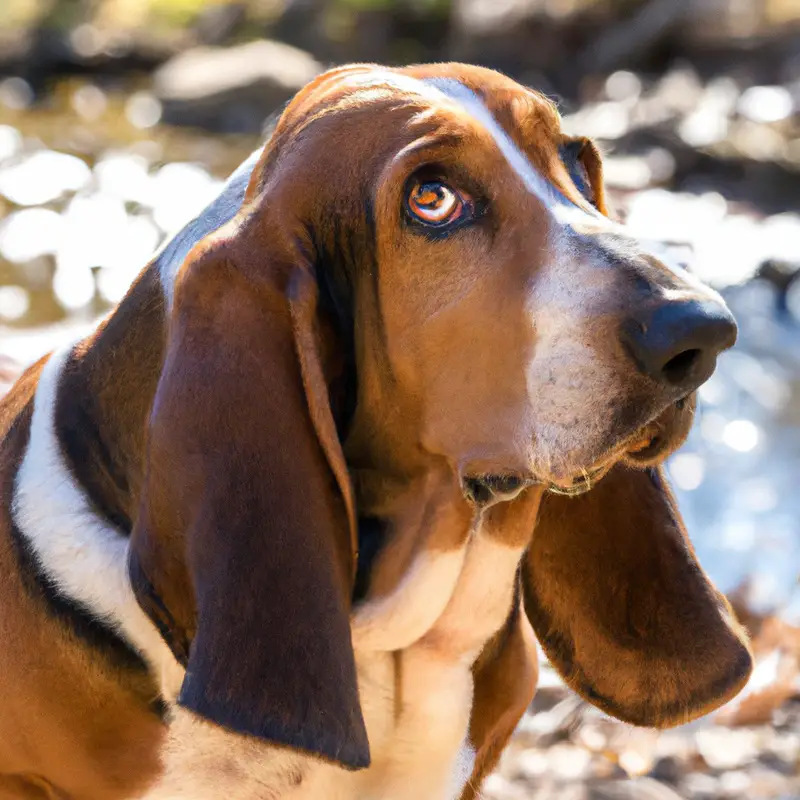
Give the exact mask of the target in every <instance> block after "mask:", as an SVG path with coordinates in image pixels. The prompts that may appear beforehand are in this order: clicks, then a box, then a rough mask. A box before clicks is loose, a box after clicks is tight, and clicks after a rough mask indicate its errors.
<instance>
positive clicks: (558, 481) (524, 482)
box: [462, 395, 695, 508]
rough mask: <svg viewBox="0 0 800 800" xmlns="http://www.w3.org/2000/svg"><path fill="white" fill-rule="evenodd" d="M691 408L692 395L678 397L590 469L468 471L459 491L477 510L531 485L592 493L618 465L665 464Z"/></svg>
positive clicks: (689, 420)
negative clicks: (561, 472) (555, 473)
mask: <svg viewBox="0 0 800 800" xmlns="http://www.w3.org/2000/svg"><path fill="white" fill-rule="evenodd" d="M694 406H695V398H694V395H687V396H686V397H683V398H680V399H679V400H677V401H675V402H673V403H672V404H671V405H670V406H669V407H667V408H666V409H662V410H661V411H660V412H659V413H658V414H657V415H656V416H655V417H654V418H653V419H651V420H650V421H649V422H647V423H645V424H644V425H641V426H640V427H638V428H637V429H636V430H635V431H634V432H633V433H632V434H629V435H627V436H622V437H617V438H616V441H614V442H613V443H612V444H611V446H606V447H605V448H604V453H603V454H602V455H601V456H600V457H599V458H596V459H593V462H592V464H591V466H589V467H585V468H584V467H581V468H578V469H572V470H570V471H569V472H568V473H567V474H565V475H564V477H563V478H562V477H561V476H558V477H553V476H548V477H544V476H542V475H537V474H531V473H528V474H527V475H525V474H521V473H504V472H493V471H487V472H483V471H478V472H468V473H467V474H465V475H464V476H463V477H462V491H463V493H464V496H465V498H466V499H467V500H468V501H469V502H471V503H472V504H473V505H475V506H477V507H479V508H485V507H486V506H488V505H491V504H493V503H495V502H498V501H508V500H513V499H514V498H515V497H516V496H517V495H518V494H519V493H520V492H522V491H524V490H525V489H526V488H528V487H529V486H534V485H539V486H543V487H544V489H545V491H547V492H550V493H552V494H558V495H565V496H567V497H577V496H579V495H582V494H585V493H586V492H588V491H591V489H592V488H594V486H596V485H597V483H598V482H599V481H600V480H602V479H603V477H605V475H606V474H607V473H608V472H609V471H610V470H611V469H612V468H613V467H614V466H615V465H616V464H618V463H620V462H622V463H624V464H627V465H628V466H630V467H633V468H636V469H644V468H645V467H649V466H651V465H653V464H659V463H661V462H662V461H664V460H665V459H666V458H667V457H668V456H669V455H670V454H671V453H673V452H674V451H675V450H677V448H678V447H680V446H681V445H682V444H683V442H684V440H685V439H686V436H687V434H688V432H689V428H690V427H691V423H692V419H693V417H694Z"/></svg>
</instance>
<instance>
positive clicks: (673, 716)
mask: <svg viewBox="0 0 800 800" xmlns="http://www.w3.org/2000/svg"><path fill="white" fill-rule="evenodd" d="M522 580H523V596H524V599H525V610H526V612H527V614H528V618H529V619H530V621H531V624H532V625H533V628H534V630H535V631H536V635H537V637H538V638H539V642H540V643H541V645H542V648H543V649H544V651H545V653H547V656H548V657H549V658H550V660H551V661H552V663H553V665H554V666H555V667H556V668H557V669H558V671H559V672H560V673H561V675H562V677H563V678H564V680H565V681H566V682H567V684H569V686H570V687H572V688H573V689H574V690H575V691H576V692H578V693H579V694H581V695H582V696H583V697H584V698H585V699H586V700H588V701H589V702H591V703H593V704H594V705H596V706H598V707H599V708H601V709H602V710H603V711H606V712H607V713H609V714H613V715H614V716H615V717H618V718H619V719H622V720H624V721H626V722H631V723H633V724H635V725H645V726H651V727H669V726H671V725H679V724H682V723H685V722H689V721H690V720H692V719H695V718H696V717H700V716H702V715H704V714H707V713H709V712H710V711H713V710H714V709H715V708H717V707H719V706H720V705H722V704H723V703H724V702H727V701H728V700H730V699H731V698H732V697H734V696H735V695H736V694H737V693H738V692H739V691H740V690H741V689H742V687H743V686H744V684H745V683H746V682H747V679H748V677H749V675H750V671H751V669H752V654H751V652H750V646H749V642H748V640H747V635H746V633H745V632H744V631H743V629H742V628H741V627H740V625H739V624H738V622H737V621H736V618H735V616H734V614H733V611H732V610H731V607H730V605H729V604H728V602H727V600H726V599H725V598H724V597H723V596H722V595H721V594H720V593H719V591H717V589H716V588H715V587H714V586H713V584H712V583H711V581H709V579H708V578H707V577H706V575H705V573H704V572H703V570H702V568H701V567H700V565H699V563H698V562H697V558H696V557H695V554H694V550H693V549H692V545H691V543H690V541H689V538H688V536H687V535H686V530H685V528H684V526H683V522H682V520H681V518H680V514H679V513H678V510H677V507H676V505H675V500H674V498H673V497H672V493H671V492H670V490H669V488H668V486H667V483H666V479H665V477H664V474H663V469H661V468H654V467H650V468H648V469H646V470H636V469H631V468H630V467H627V466H625V465H623V464H618V465H617V466H615V467H614V468H613V469H612V470H611V471H610V472H609V473H608V475H606V477H605V478H603V479H602V480H601V481H600V482H599V483H598V484H597V486H595V487H594V488H593V489H592V490H591V491H590V492H587V493H586V494H582V495H581V496H580V497H560V496H557V495H547V497H545V499H544V500H543V501H542V505H541V508H540V509H539V518H538V520H537V522H536V527H535V529H534V532H533V539H532V540H531V544H530V547H529V549H528V553H527V555H526V558H525V561H524V564H523V569H522Z"/></svg>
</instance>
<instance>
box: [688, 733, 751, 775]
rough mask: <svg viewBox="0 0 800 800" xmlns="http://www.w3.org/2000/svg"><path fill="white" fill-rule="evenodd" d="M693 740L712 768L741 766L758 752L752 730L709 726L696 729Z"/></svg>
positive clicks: (720, 768) (724, 768)
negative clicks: (704, 728) (703, 728)
mask: <svg viewBox="0 0 800 800" xmlns="http://www.w3.org/2000/svg"><path fill="white" fill-rule="evenodd" d="M695 740H696V742H697V750H698V752H699V753H700V755H701V756H702V757H703V760H704V761H705V762H706V764H708V766H709V767H711V768H712V769H717V770H727V769H734V768H736V767H741V766H742V765H744V764H748V763H750V762H752V761H753V760H754V759H755V758H756V756H757V754H758V739H757V736H756V734H755V733H754V732H753V731H752V730H745V729H741V730H728V729H727V728H709V729H707V730H700V731H698V732H697V733H696V734H695Z"/></svg>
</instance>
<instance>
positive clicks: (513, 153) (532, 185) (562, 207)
mask: <svg viewBox="0 0 800 800" xmlns="http://www.w3.org/2000/svg"><path fill="white" fill-rule="evenodd" d="M433 83H434V84H435V85H436V87H437V88H439V89H440V90H441V91H442V92H443V93H444V94H446V95H447V96H448V97H450V98H451V99H452V100H455V101H457V102H458V103H459V104H460V105H461V106H463V108H464V109H465V110H466V111H467V112H469V114H470V116H471V117H472V118H473V119H474V120H475V121H476V122H478V123H479V124H480V125H481V126H482V127H483V128H484V129H485V130H486V131H487V132H488V133H489V134H490V135H491V137H492V139H494V141H495V144H496V145H497V148H498V149H499V150H500V152H501V153H502V154H503V156H504V157H505V159H506V161H507V162H508V164H509V166H510V167H511V168H512V169H513V170H514V172H516V174H517V176H518V177H519V179H520V180H521V181H522V184H523V185H524V186H525V188H526V189H527V190H528V191H529V192H530V193H531V194H532V195H534V196H535V197H537V198H538V199H539V201H540V202H541V203H542V205H543V206H544V207H545V208H546V209H547V210H548V211H549V212H550V213H551V214H552V215H553V217H554V218H555V220H556V221H557V222H558V223H560V224H562V225H571V226H578V225H582V226H585V225H587V224H589V225H590V226H592V227H594V228H597V226H598V224H600V225H602V226H603V227H605V228H611V227H613V226H614V223H612V222H611V220H608V219H607V218H606V217H604V216H603V215H602V214H600V213H599V212H597V213H593V214H590V213H588V212H587V211H585V210H584V209H582V208H580V207H579V206H576V205H575V204H574V203H573V202H571V201H570V200H569V199H567V198H566V197H564V195H563V194H561V192H559V191H558V190H557V189H556V188H555V186H553V185H552V184H551V183H550V182H549V181H547V180H545V179H544V178H543V177H542V176H541V175H540V174H539V173H538V172H537V171H536V170H535V169H534V167H533V165H532V164H531V163H530V161H528V159H527V158H526V157H525V155H524V154H523V153H522V152H521V151H520V149H519V148H518V147H517V145H516V144H514V141H513V140H512V138H511V137H510V136H509V135H508V133H507V132H506V131H505V130H504V129H503V128H502V126H501V125H500V124H499V123H498V122H497V120H496V119H495V118H494V117H493V116H492V114H491V112H490V111H489V109H488V108H486V106H485V105H484V104H483V103H482V102H481V101H480V100H479V99H478V97H477V95H476V94H475V93H474V92H472V91H471V90H470V89H468V88H467V87H466V86H464V84H463V83H460V82H459V81H457V80H453V79H443V80H442V79H434V80H433Z"/></svg>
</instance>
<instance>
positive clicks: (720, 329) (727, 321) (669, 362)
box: [620, 300, 736, 392]
mask: <svg viewBox="0 0 800 800" xmlns="http://www.w3.org/2000/svg"><path fill="white" fill-rule="evenodd" d="M620 338H621V343H622V345H623V347H624V348H625V349H626V350H627V351H628V354H629V355H630V356H631V358H632V359H633V361H634V362H635V364H636V366H637V367H638V368H639V370H640V371H641V372H642V373H644V374H645V375H647V376H649V377H650V378H653V379H655V380H656V381H658V382H659V383H661V384H662V385H664V386H665V387H666V386H669V387H670V388H671V389H675V388H677V389H681V390H684V391H685V392H688V391H691V390H692V389H696V388H697V386H699V385H700V384H701V383H702V382H703V381H705V380H706V379H707V378H708V377H709V375H710V374H711V373H712V372H713V370H714V366H715V364H716V360H717V356H718V355H719V353H721V352H722V351H723V350H727V349H728V348H729V347H730V346H731V345H732V344H733V343H734V342H735V341H736V322H735V321H734V319H733V317H732V316H731V314H730V312H729V311H728V309H727V307H726V306H725V305H724V304H722V303H718V302H712V301H710V300H709V301H705V302H699V301H696V300H688V301H687V300H674V301H672V300H671V301H666V302H662V303H660V304H659V305H655V306H650V307H649V308H647V309H643V310H639V312H638V313H637V314H636V316H634V317H629V318H628V319H626V320H625V321H624V322H623V324H622V326H621V329H620Z"/></svg>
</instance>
